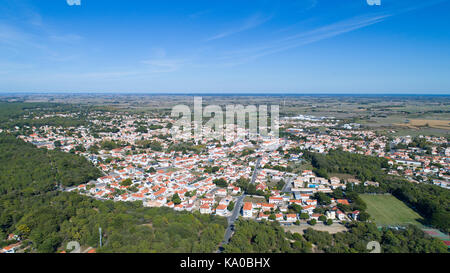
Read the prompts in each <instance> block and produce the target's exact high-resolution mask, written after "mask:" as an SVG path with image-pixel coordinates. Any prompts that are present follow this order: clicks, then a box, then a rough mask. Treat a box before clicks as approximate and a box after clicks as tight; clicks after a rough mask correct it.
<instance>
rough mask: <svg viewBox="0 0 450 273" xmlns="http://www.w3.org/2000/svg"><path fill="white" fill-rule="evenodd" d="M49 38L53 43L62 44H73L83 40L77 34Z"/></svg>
mask: <svg viewBox="0 0 450 273" xmlns="http://www.w3.org/2000/svg"><path fill="white" fill-rule="evenodd" d="M49 38H50V40H52V41H54V42H62V43H74V42H78V41H80V40H82V39H83V37H82V36H80V35H78V34H63V35H50V37H49Z"/></svg>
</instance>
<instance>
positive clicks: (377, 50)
mask: <svg viewBox="0 0 450 273" xmlns="http://www.w3.org/2000/svg"><path fill="white" fill-rule="evenodd" d="M76 2H78V1H77V0H35V1H31V0H15V1H12V0H0V92H16V91H18V92H158V93H160V92H168V93H176V92H181V93H187V92H193V93H203V92H205V93H227V92H245V93H359V94H367V93H384V94H385V93H425V94H450V17H449V16H448V14H449V12H450V1H449V0H436V1H435V0H426V1H424V0H420V1H419V0H408V1H406V0H381V5H380V6H376V5H374V6H370V5H368V4H367V2H366V0H339V1H337V0H299V1H287V0H284V1H275V0H270V1H269V0H265V1H258V0H252V1H251V0H240V1H234V0H226V1H225V0H223V1H219V0H215V1H213V0H207V1H196V0H189V1H186V0H181V1H171V0H164V1H162V0H161V1H151V0H133V1H130V0H109V1H108V0H81V1H80V5H77V4H76ZM74 3H75V4H74ZM69 4H71V5H69Z"/></svg>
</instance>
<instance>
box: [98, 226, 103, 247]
mask: <svg viewBox="0 0 450 273" xmlns="http://www.w3.org/2000/svg"><path fill="white" fill-rule="evenodd" d="M98 233H99V235H100V247H102V228H101V227H99V228H98Z"/></svg>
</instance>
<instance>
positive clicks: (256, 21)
mask: <svg viewBox="0 0 450 273" xmlns="http://www.w3.org/2000/svg"><path fill="white" fill-rule="evenodd" d="M271 18H272V16H262V15H261V14H255V15H253V16H250V17H249V18H247V19H246V20H245V21H244V22H243V23H242V24H241V25H240V26H238V27H235V28H232V29H229V30H226V31H223V32H221V33H218V34H216V35H214V36H212V37H210V38H208V39H206V41H212V40H217V39H222V38H225V37H228V36H231V35H234V34H236V33H239V32H243V31H246V30H249V29H252V28H255V27H257V26H260V25H262V24H264V23H265V22H267V21H269V20H270V19H271Z"/></svg>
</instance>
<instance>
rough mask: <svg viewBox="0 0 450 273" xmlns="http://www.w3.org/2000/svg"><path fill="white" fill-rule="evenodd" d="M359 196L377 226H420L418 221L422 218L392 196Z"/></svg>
mask: <svg viewBox="0 0 450 273" xmlns="http://www.w3.org/2000/svg"><path fill="white" fill-rule="evenodd" d="M360 196H361V198H362V199H363V200H364V202H366V204H367V212H368V213H369V214H370V216H371V217H372V218H373V219H374V220H375V223H376V224H377V225H380V226H386V225H407V224H413V225H417V226H422V225H421V224H420V222H419V221H418V220H421V219H423V218H422V217H421V216H420V215H419V214H417V213H416V212H415V211H413V210H412V209H410V208H409V207H407V206H406V205H405V204H404V203H403V202H402V201H400V200H398V199H397V198H395V197H394V196H392V195H371V194H361V195H360Z"/></svg>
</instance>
